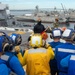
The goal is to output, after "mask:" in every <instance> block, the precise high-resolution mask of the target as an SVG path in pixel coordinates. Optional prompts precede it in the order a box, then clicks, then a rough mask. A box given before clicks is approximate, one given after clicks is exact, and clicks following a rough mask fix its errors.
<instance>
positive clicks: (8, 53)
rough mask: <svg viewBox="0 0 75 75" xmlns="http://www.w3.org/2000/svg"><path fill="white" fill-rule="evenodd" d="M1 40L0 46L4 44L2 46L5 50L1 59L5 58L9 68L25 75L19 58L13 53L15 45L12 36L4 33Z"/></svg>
mask: <svg viewBox="0 0 75 75" xmlns="http://www.w3.org/2000/svg"><path fill="white" fill-rule="evenodd" d="M0 40H1V42H2V44H1V45H0V46H2V47H1V48H3V49H2V50H3V52H4V54H3V55H1V60H3V61H4V62H5V64H6V65H7V66H8V68H10V69H11V71H12V72H14V73H15V74H17V75H25V72H24V70H23V68H22V66H21V64H20V62H19V60H18V58H17V57H16V56H15V55H14V54H13V53H12V50H13V48H14V46H13V43H12V41H11V38H10V37H9V36H7V35H6V34H4V35H3V36H2V38H1V39H0Z"/></svg>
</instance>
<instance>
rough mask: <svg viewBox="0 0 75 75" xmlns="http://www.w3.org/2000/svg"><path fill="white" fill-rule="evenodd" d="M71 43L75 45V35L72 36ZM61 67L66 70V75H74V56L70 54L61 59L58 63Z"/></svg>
mask: <svg viewBox="0 0 75 75" xmlns="http://www.w3.org/2000/svg"><path fill="white" fill-rule="evenodd" d="M72 39H73V42H74V43H75V34H74V35H73V36H72ZM60 64H61V66H62V67H64V68H68V74H67V75H75V54H72V55H71V54H70V55H68V56H67V57H65V58H63V59H62V60H61V62H60Z"/></svg>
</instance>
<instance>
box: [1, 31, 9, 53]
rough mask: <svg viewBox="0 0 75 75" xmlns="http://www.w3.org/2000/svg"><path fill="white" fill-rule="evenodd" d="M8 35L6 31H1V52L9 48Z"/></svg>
mask: <svg viewBox="0 0 75 75" xmlns="http://www.w3.org/2000/svg"><path fill="white" fill-rule="evenodd" d="M9 47H10V45H9V41H8V36H7V35H6V34H5V33H4V32H0V52H4V51H8V50H9Z"/></svg>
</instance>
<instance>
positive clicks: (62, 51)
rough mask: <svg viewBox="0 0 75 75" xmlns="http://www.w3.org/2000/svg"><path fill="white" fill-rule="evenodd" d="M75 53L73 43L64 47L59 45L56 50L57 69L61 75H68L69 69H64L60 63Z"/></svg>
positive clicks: (65, 44)
mask: <svg viewBox="0 0 75 75" xmlns="http://www.w3.org/2000/svg"><path fill="white" fill-rule="evenodd" d="M74 53H75V46H74V45H73V44H71V43H64V44H62V45H58V46H56V48H55V58H56V60H57V67H58V70H59V75H66V74H67V71H68V69H67V68H64V67H62V66H61V65H60V61H61V60H62V59H63V58H65V57H66V56H68V55H69V54H74Z"/></svg>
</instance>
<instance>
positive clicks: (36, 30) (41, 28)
mask: <svg viewBox="0 0 75 75" xmlns="http://www.w3.org/2000/svg"><path fill="white" fill-rule="evenodd" d="M44 30H45V27H44V25H43V24H41V18H38V22H37V24H36V25H35V26H34V29H33V31H34V33H42V32H43V31H44Z"/></svg>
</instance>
